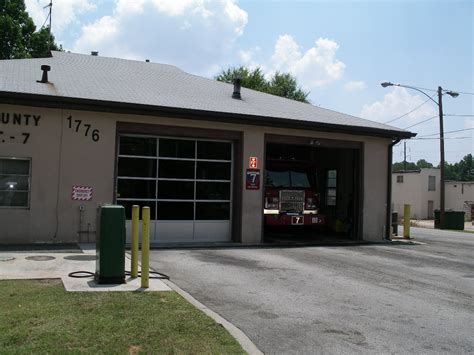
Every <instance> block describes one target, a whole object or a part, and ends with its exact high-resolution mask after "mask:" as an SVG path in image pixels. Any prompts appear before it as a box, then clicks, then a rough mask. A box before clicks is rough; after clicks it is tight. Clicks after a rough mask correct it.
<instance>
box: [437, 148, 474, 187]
mask: <svg viewBox="0 0 474 355" xmlns="http://www.w3.org/2000/svg"><path fill="white" fill-rule="evenodd" d="M438 168H439V165H438ZM444 175H445V179H446V180H457V181H473V180H474V160H473V158H472V154H467V155H466V156H464V158H462V159H461V160H460V161H459V162H458V163H454V164H449V163H447V162H446V163H445V165H444Z"/></svg>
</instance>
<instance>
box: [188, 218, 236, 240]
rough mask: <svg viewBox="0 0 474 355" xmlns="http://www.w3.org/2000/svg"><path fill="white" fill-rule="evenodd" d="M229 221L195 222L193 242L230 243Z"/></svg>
mask: <svg viewBox="0 0 474 355" xmlns="http://www.w3.org/2000/svg"><path fill="white" fill-rule="evenodd" d="M230 228H231V224H230V221H196V222H195V223H194V240H195V241H199V242H230V240H231V229H230Z"/></svg>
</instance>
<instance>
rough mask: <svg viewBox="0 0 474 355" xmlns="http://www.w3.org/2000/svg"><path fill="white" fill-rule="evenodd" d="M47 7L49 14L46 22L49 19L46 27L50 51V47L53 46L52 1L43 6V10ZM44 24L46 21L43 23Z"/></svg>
mask: <svg viewBox="0 0 474 355" xmlns="http://www.w3.org/2000/svg"><path fill="white" fill-rule="evenodd" d="M47 7H49V13H48V17H47V18H46V20H48V19H49V26H48V32H49V38H48V49H49V50H51V45H52V44H53V41H52V38H51V22H52V19H51V18H52V15H53V0H50V2H49V4H48V5H46V6H44V7H43V9H46V8H47ZM45 22H46V21H45Z"/></svg>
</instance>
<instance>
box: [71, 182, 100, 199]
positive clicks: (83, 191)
mask: <svg viewBox="0 0 474 355" xmlns="http://www.w3.org/2000/svg"><path fill="white" fill-rule="evenodd" d="M93 192H94V189H93V188H92V186H81V185H74V186H73V187H72V193H71V198H72V199H73V200H78V201H90V200H92V193H93Z"/></svg>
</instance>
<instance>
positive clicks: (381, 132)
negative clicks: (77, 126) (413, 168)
mask: <svg viewBox="0 0 474 355" xmlns="http://www.w3.org/2000/svg"><path fill="white" fill-rule="evenodd" d="M0 103H3V104H10V105H24V106H34V107H48V108H62V109H69V110H81V111H95V112H109V113H119V114H133V115H146V116H166V117H171V118H173V117H175V118H182V119H183V118H184V119H193V120H206V121H217V122H226V123H237V124H247V125H254V126H272V127H281V128H293V129H309V130H314V131H322V132H336V133H346V134H352V135H362V136H374V137H382V138H391V139H395V138H411V137H414V136H415V135H416V134H415V133H412V132H408V131H406V132H404V131H396V130H387V129H381V128H371V127H360V126H349V125H339V124H333V123H321V122H312V121H303V120H296V119H287V118H276V117H270V116H256V115H246V114H238V113H229V112H217V111H207V110H194V109H186V108H180V107H164V106H154V105H143V104H134V103H126V102H117V101H102V100H93V99H82V98H74V97H59V96H51V95H39V94H26V93H18V92H6V91H3V92H0Z"/></svg>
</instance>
